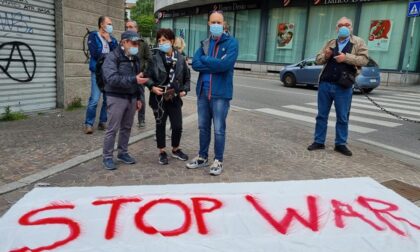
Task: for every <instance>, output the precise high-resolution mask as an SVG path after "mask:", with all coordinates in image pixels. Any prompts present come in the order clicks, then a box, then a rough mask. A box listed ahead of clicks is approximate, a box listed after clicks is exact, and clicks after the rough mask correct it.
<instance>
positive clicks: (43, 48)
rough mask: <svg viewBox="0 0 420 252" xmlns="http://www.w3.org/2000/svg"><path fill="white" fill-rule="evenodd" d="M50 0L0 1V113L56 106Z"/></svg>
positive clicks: (54, 59)
mask: <svg viewBox="0 0 420 252" xmlns="http://www.w3.org/2000/svg"><path fill="white" fill-rule="evenodd" d="M54 19H55V17H54V0H36V1H35V0H15V1H5V0H0V113H3V111H4V108H5V107H6V106H10V107H11V109H12V111H25V112H28V111H37V110H45V109H52V108H55V107H56V97H57V94H56V57H55V53H56V48H55V46H56V44H55V20H54Z"/></svg>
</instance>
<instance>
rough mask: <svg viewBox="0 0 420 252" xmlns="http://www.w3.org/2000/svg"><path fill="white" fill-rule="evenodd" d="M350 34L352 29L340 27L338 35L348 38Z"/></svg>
mask: <svg viewBox="0 0 420 252" xmlns="http://www.w3.org/2000/svg"><path fill="white" fill-rule="evenodd" d="M348 36H350V29H349V28H347V27H345V26H342V27H340V29H338V37H339V38H347V37H348Z"/></svg>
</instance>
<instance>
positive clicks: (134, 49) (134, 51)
mask: <svg viewBox="0 0 420 252" xmlns="http://www.w3.org/2000/svg"><path fill="white" fill-rule="evenodd" d="M128 53H129V54H130V55H131V56H134V55H137V53H139V48H138V47H130V48H128Z"/></svg>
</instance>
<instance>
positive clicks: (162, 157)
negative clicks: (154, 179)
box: [159, 152, 169, 165]
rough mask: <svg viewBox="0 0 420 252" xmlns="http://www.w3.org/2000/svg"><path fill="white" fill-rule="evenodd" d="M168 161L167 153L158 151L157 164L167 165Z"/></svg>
mask: <svg viewBox="0 0 420 252" xmlns="http://www.w3.org/2000/svg"><path fill="white" fill-rule="evenodd" d="M168 163H169V162H168V154H166V152H161V153H159V164H161V165H167V164H168Z"/></svg>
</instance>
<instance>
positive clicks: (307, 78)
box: [280, 58, 381, 93]
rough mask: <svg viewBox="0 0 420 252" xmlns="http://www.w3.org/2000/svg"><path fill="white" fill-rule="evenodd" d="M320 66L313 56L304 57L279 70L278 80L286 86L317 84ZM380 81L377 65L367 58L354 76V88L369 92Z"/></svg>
mask: <svg viewBox="0 0 420 252" xmlns="http://www.w3.org/2000/svg"><path fill="white" fill-rule="evenodd" d="M322 67H323V66H322V65H316V64H315V58H309V59H305V60H302V61H301V62H298V63H296V64H293V65H288V66H285V67H284V68H283V69H282V70H281V71H280V80H281V81H282V82H283V84H284V86H286V87H294V86H296V84H305V85H310V86H318V84H319V83H318V80H319V75H320V73H321V70H322ZM380 83H381V76H380V70H379V66H378V64H377V63H376V62H375V61H374V60H373V59H369V63H368V64H367V65H366V66H365V67H362V69H361V71H360V74H359V75H358V76H357V77H356V85H355V89H356V88H357V87H359V88H360V89H362V90H363V92H365V93H369V92H371V91H372V90H373V89H375V88H377V87H378V86H379V84H380ZM356 86H357V87H356Z"/></svg>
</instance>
